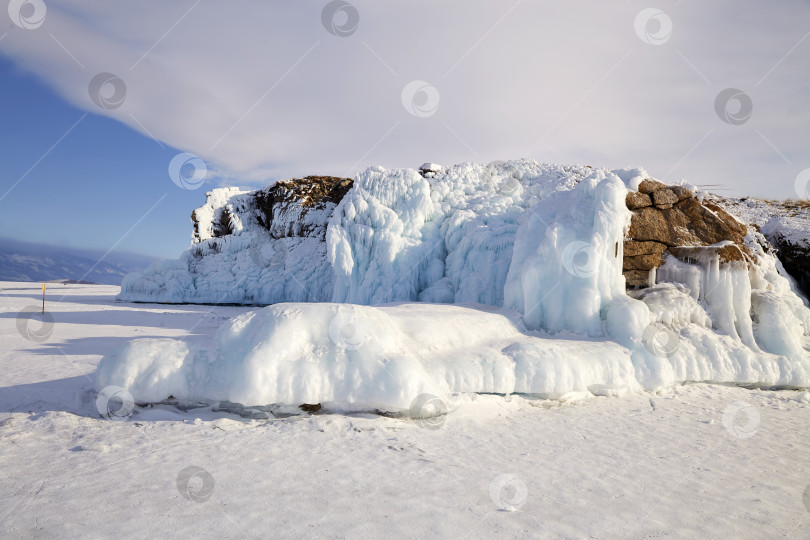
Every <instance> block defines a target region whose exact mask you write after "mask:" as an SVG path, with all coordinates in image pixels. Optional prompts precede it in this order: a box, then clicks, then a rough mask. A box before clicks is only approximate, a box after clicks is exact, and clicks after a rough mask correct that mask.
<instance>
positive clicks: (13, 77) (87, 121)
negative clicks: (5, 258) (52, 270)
mask: <svg viewBox="0 0 810 540" xmlns="http://www.w3.org/2000/svg"><path fill="white" fill-rule="evenodd" d="M0 80H2V85H0V103H3V106H2V107H1V108H0V139H2V141H3V143H2V147H3V149H2V156H3V158H2V160H0V179H2V180H0V197H2V196H3V194H6V195H5V197H4V198H3V199H2V201H0V231H2V234H0V236H5V237H11V238H15V239H18V240H25V241H31V242H38V243H47V244H56V245H61V246H72V247H81V248H95V249H104V250H106V249H109V248H111V247H113V246H114V245H115V244H116V243H118V248H117V249H119V250H123V251H131V252H135V253H142V254H148V255H155V256H159V257H176V256H177V254H178V253H180V251H182V250H183V249H185V248H186V247H187V246H188V244H189V237H190V234H191V226H190V220H189V215H190V214H191V210H192V209H193V208H195V207H197V206H200V205H201V204H202V202H203V200H204V193H205V190H204V189H199V190H196V191H189V190H182V189H179V188H177V186H175V185H174V184H173V183H172V182H171V179H170V177H169V174H168V170H167V167H168V163H169V161H170V160H171V159H172V157H174V156H175V155H176V154H177V153H178V150H177V149H174V148H171V147H168V146H166V145H165V144H164V145H163V148H161V146H160V145H158V144H157V143H156V142H155V141H154V140H152V139H151V138H149V137H147V136H144V135H141V134H140V133H138V132H136V131H134V130H132V129H131V128H129V127H127V126H125V125H124V124H121V123H119V122H117V121H115V120H112V119H110V118H106V117H103V116H98V115H96V114H92V113H87V112H86V111H83V110H80V109H78V108H76V107H74V106H72V105H69V104H68V103H67V102H65V101H64V100H63V99H62V98H60V97H58V96H57V95H55V94H54V93H53V91H52V90H51V89H50V88H48V87H47V86H46V85H44V84H43V83H42V82H40V81H39V80H38V79H37V78H36V77H35V76H33V75H31V74H28V73H25V72H22V71H20V70H19V69H17V68H16V67H14V65H13V64H12V63H11V62H10V61H9V60H7V59H4V58H2V57H0ZM82 117H84V118H83V119H82ZM77 122H78V123H77ZM74 125H75V127H73V129H72V130H71V127H72V126H74ZM68 130H70V132H69V133H68ZM65 133H67V135H65ZM63 136H64V138H63V139H62V141H61V142H59V143H58V144H56V146H54V147H53V149H52V150H51V151H50V152H48V150H49V149H50V148H51V147H52V146H53V145H54V144H55V143H56V142H57V141H58V140H59V139H60V138H62V137H63ZM46 153H47V155H46ZM43 156H44V157H43ZM37 162H38V163H37ZM32 167H33V168H32ZM29 169H30V172H28V171H29ZM26 172H28V174H27V175H26ZM21 178H22V180H20V179H21ZM18 181H19V183H17V182H18ZM15 183H17V185H16V186H15V187H13V188H12V186H13V185H14V184H15ZM9 190H10V191H9ZM150 209H152V210H151V212H150ZM147 212H149V213H148V214H147ZM144 216H145V217H144ZM141 218H143V220H142V221H141V222H140V224H139V225H137V226H136V227H135V228H134V229H132V231H130V232H129V234H127V231H129V229H130V228H131V227H132V226H133V225H135V224H136V223H137V222H138V221H139V220H141ZM125 235H126V236H125Z"/></svg>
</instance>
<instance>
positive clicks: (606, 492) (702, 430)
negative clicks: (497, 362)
mask: <svg viewBox="0 0 810 540" xmlns="http://www.w3.org/2000/svg"><path fill="white" fill-rule="evenodd" d="M60 287H61V286H60ZM117 292H118V288H117V287H109V286H107V287H104V286H82V285H66V286H64V287H63V288H61V289H60V294H59V296H54V297H53V298H51V297H50V296H49V302H48V304H47V307H48V310H49V312H50V313H52V315H53V317H54V325H53V327H52V333H51V334H50V336H49V338H48V339H47V341H44V342H41V343H38V342H32V341H30V340H28V339H26V338H25V337H24V336H23V335H21V334H20V333H18V331H17V326H16V318H17V315H18V313H19V312H20V311H21V310H23V309H24V308H25V307H26V306H28V305H30V304H32V303H36V302H37V300H38V297H39V295H40V294H41V289H40V288H39V286H38V285H37V284H28V283H0V298H2V299H3V302H2V303H0V350H2V354H0V468H2V470H3V474H2V475H0V496H2V501H3V504H2V505H0V530H2V531H3V533H4V536H8V537H14V538H27V537H36V538H54V537H59V538H88V537H93V538H107V537H117V538H129V537H133V538H134V537H137V538H147V537H150V538H161V537H166V536H169V535H171V536H173V537H217V538H223V537H259V536H262V537H263V536H268V535H269V536H278V537H294V538H298V537H323V538H336V537H345V538H349V537H350V538H394V537H419V538H494V537H531V538H629V539H635V538H740V539H748V538H750V539H759V538H808V537H810V511H808V508H810V495H808V493H810V491H808V490H809V489H810V488H809V486H810V446H808V445H807V444H806V438H807V433H808V431H809V430H810V393H808V392H806V391H805V392H799V391H790V390H783V391H778V392H774V391H767V390H745V389H742V388H735V387H729V386H717V385H709V384H700V385H683V386H680V385H679V386H675V387H671V388H665V389H662V390H660V391H658V392H656V393H646V392H644V393H633V394H630V395H628V396H625V397H624V398H622V399H610V398H605V397H597V398H590V399H574V397H575V396H572V395H568V396H565V397H564V398H563V399H561V400H558V401H557V400H555V401H548V400H543V399H537V398H530V397H520V396H515V395H513V396H510V397H503V396H495V395H481V394H475V395H471V396H466V397H463V396H458V397H457V398H455V400H456V401H454V402H453V403H452V407H451V411H450V412H449V414H447V415H446V416H443V417H441V418H440V419H438V420H437V421H436V422H429V421H422V420H410V419H408V418H386V417H381V416H376V415H369V414H354V413H350V414H347V413H336V412H334V411H330V410H329V409H328V408H327V409H324V410H322V411H320V413H317V414H305V413H302V412H301V411H298V414H297V415H294V416H289V417H283V415H281V414H279V415H278V417H275V416H274V415H273V414H269V413H268V414H265V415H264V416H262V417H261V418H259V417H258V414H257V415H256V416H255V417H254V419H250V418H243V417H241V416H237V415H236V414H233V413H234V412H239V413H240V414H242V415H244V416H248V414H247V413H248V412H254V413H260V412H261V411H258V410H254V409H251V410H249V411H246V410H238V409H234V408H232V407H228V406H227V405H225V404H221V403H216V402H214V403H203V404H191V403H186V404H181V403H175V404H169V403H167V404H157V405H153V406H147V407H137V406H136V407H134V409H133V410H132V414H131V416H130V417H127V418H120V420H122V421H117V422H116V421H110V420H106V419H104V418H101V417H100V414H99V410H98V409H97V395H96V392H95V391H94V390H93V385H94V381H93V376H94V372H95V370H96V365H97V363H98V362H99V360H100V358H101V357H102V356H103V355H104V354H105V353H106V351H107V350H109V349H110V348H111V347H113V346H115V345H117V344H120V343H124V342H126V341H128V340H131V339H132V338H134V337H138V336H143V337H150V338H154V339H175V340H178V341H183V342H185V343H188V344H189V346H197V345H200V346H201V345H202V342H203V341H205V340H206V339H208V337H207V336H208V335H210V334H211V333H213V332H215V331H216V328H217V327H219V326H220V325H221V324H223V323H225V322H227V321H228V320H230V319H234V318H238V317H239V316H241V315H243V314H245V313H247V312H249V311H251V309H250V308H246V307H234V306H200V305H183V306H166V305H150V304H126V303H121V302H115V301H114V295H115V294H116V293H117ZM680 313H681V315H680V317H682V319H686V318H687V317H688V311H687V309H686V308H684V309H683V310H682V311H681V312H680ZM486 320H489V319H486ZM32 324H33V323H32ZM498 332H505V330H503V327H499V328H498ZM351 335H352V334H351V333H349V336H351ZM585 343H586V344H587V342H585ZM575 344H576V345H580V344H581V343H575ZM588 395H589V394H588ZM577 397H580V398H582V397H584V396H582V395H580V396H577ZM190 406H194V408H189V407H190ZM228 411H231V412H228ZM191 474H193V476H190V475H191ZM803 495H804V497H805V499H803ZM804 500H806V501H807V502H803V501H804Z"/></svg>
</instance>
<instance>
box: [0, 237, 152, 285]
mask: <svg viewBox="0 0 810 540" xmlns="http://www.w3.org/2000/svg"><path fill="white" fill-rule="evenodd" d="M103 256H104V252H103V251H95V250H87V249H74V248H69V247H60V246H52V245H48V244H32V243H28V242H19V241H17V240H12V239H9V238H0V281H53V280H82V281H89V282H93V283H102V284H105V285H120V284H121V280H122V279H123V277H124V276H125V275H126V274H128V273H130V272H138V271H141V270H144V269H145V268H146V267H147V266H149V264H150V263H152V262H154V261H155V260H157V258H156V257H148V256H146V255H136V254H132V253H122V252H112V253H110V254H109V255H107V256H106V257H104V259H103V260H102V257H103Z"/></svg>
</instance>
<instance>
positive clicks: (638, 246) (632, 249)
mask: <svg viewBox="0 0 810 540" xmlns="http://www.w3.org/2000/svg"><path fill="white" fill-rule="evenodd" d="M666 250H667V246H666V245H664V244H661V243H659V242H635V241H633V240H625V242H624V256H625V257H637V256H639V255H658V256H659V257H660V256H661V254H662V253H664V252H665V251H666Z"/></svg>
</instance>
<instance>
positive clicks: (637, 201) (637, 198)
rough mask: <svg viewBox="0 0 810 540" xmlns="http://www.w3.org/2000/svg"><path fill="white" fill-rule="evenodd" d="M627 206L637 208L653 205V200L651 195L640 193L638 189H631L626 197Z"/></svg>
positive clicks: (631, 208)
mask: <svg viewBox="0 0 810 540" xmlns="http://www.w3.org/2000/svg"><path fill="white" fill-rule="evenodd" d="M625 203H626V204H627V208H629V209H630V210H637V209H639V208H644V207H646V206H652V204H653V202H652V199H651V198H650V196H649V195H647V194H646V193H639V192H638V191H631V192H630V193H628V194H627V198H626V199H625Z"/></svg>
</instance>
